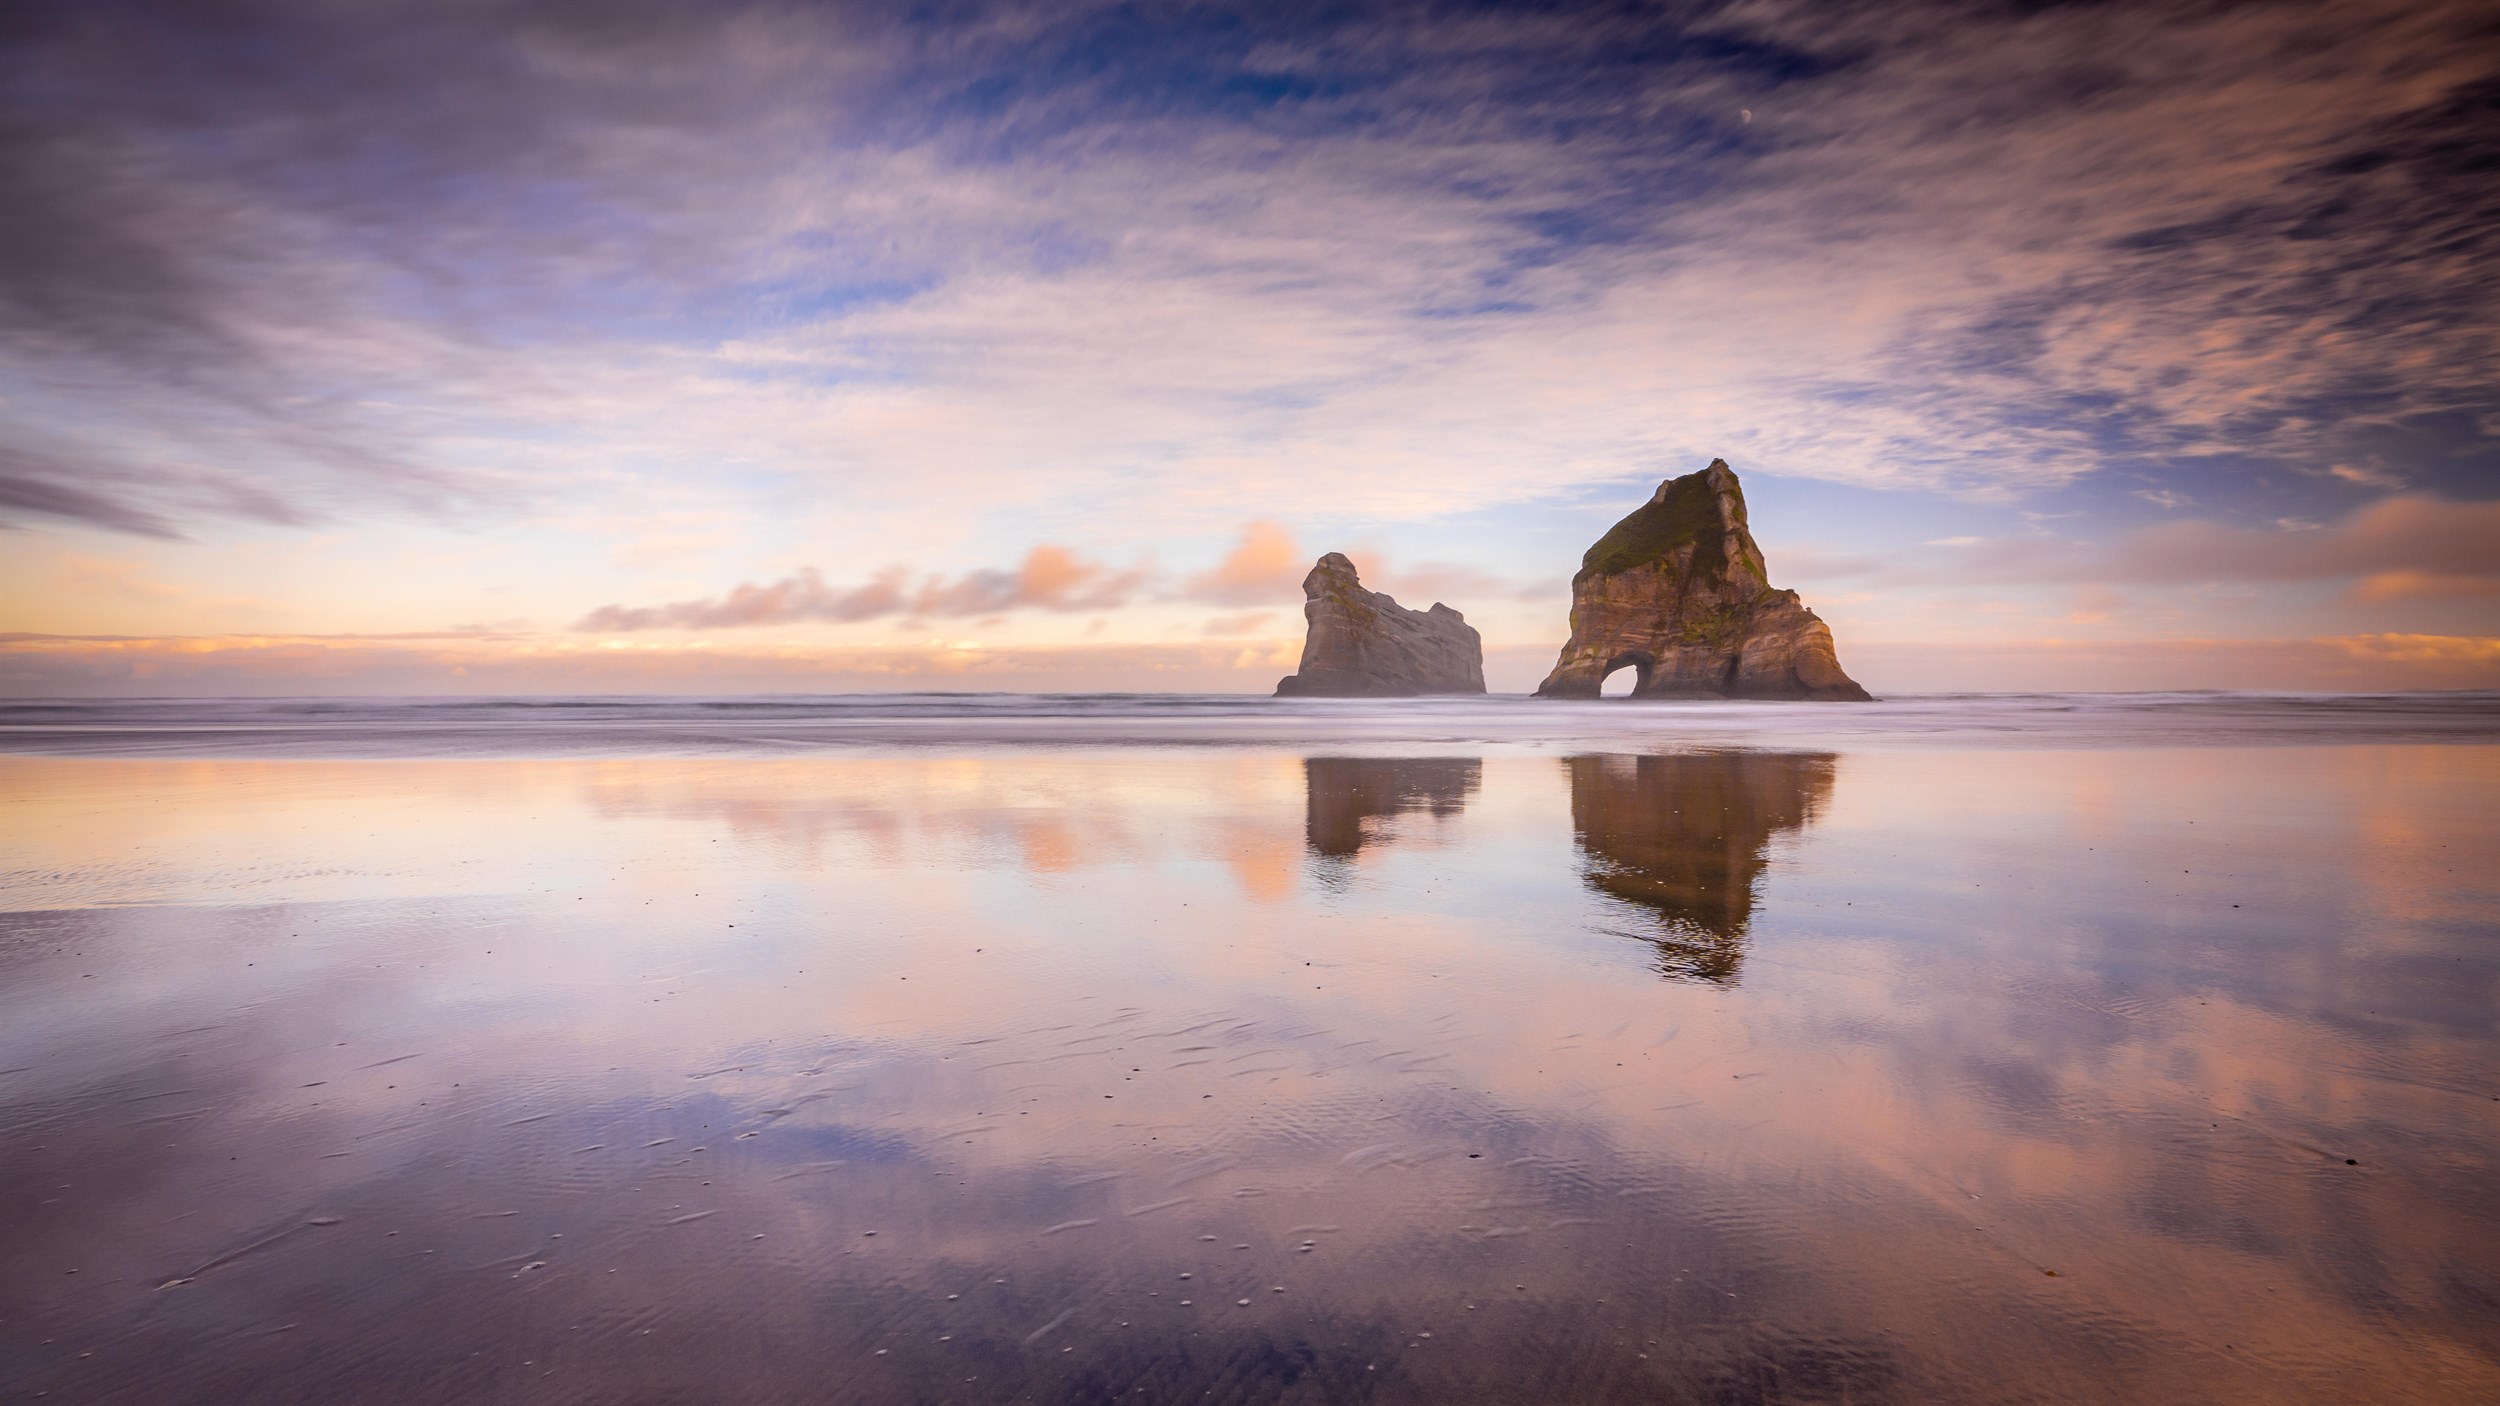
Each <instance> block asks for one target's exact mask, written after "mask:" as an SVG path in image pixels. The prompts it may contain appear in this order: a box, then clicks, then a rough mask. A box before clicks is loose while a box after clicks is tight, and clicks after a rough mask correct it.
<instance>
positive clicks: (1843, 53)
mask: <svg viewBox="0 0 2500 1406" xmlns="http://www.w3.org/2000/svg"><path fill="white" fill-rule="evenodd" d="M0 95H5V96H4V98H0V694H7V695H12V696H47V695H105V694H177V695H179V694H303V693H391V694H425V693H543V692H618V693H624V692H747V691H758V690H763V691H776V692H779V691H831V690H841V691H850V690H917V689H950V690H953V689H1028V690H1137V691H1166V690H1199V689H1206V690H1223V691H1257V692H1264V691H1267V690H1268V689H1271V688H1272V687H1273V686H1274V683H1275V680H1276V678H1277V677H1278V676H1280V675H1282V674H1284V673H1288V672H1291V671H1292V669H1293V667H1294V663H1295V660H1296V658H1297V657H1298V654H1299V651H1300V645H1301V634H1302V620H1301V615H1300V602H1301V591H1300V587H1299V582H1300V579H1301V576H1302V574H1303V573H1304V572H1305V571H1306V570H1308V568H1309V566H1310V563H1311V562H1312V560H1313V559H1314V558H1316V557H1317V556H1318V555H1319V554H1320V553H1322V552H1325V551H1331V550H1337V551H1343V552H1345V553H1347V554H1348V555H1349V556H1351V557H1352V558H1353V559H1354V560H1355V562H1356V563H1357V564H1358V566H1359V567H1360V568H1361V569H1362V573H1363V578H1364V581H1365V583H1366V584H1367V585H1369V586H1371V587H1372V588H1374V589H1378V590H1387V591H1389V592H1391V593H1393V594H1395V595H1396V596H1397V597H1398V598H1399V599H1400V600H1401V601H1404V602H1405V603H1407V604H1410V605H1414V606H1417V607H1421V606H1424V605H1427V604H1429V603H1430V602H1432V601H1434V600H1439V601H1444V602H1446V603H1448V604H1449V605H1451V606H1452V607H1454V608H1456V609H1459V610H1461V611H1463V612H1464V613H1465V614H1466V615H1467V617H1468V619H1469V621H1470V622H1471V623H1474V624H1475V625H1476V626H1477V627H1478V628H1479V629H1480V630H1481V631H1482V632H1483V634H1484V638H1485V645H1486V666H1487V667H1486V672H1487V677H1488V679H1489V680H1490V682H1491V684H1492V687H1493V688H1494V689H1495V690H1497V691H1524V690H1526V689H1529V688H1532V687H1533V686H1534V685H1535V683H1536V682H1537V681H1538V679H1540V678H1541V677H1542V676H1543V675H1544V673H1545V671H1546V670H1547V669H1549V668H1550V667H1552V664H1553V660H1554V656H1555V652H1556V650H1557V649H1558V648H1559V646H1560V645H1561V643H1562V641H1563V638H1564V636H1565V635H1566V633H1567V631H1568V613H1569V605H1570V588H1569V580H1570V576H1571V573H1572V571H1573V570H1574V569H1575V568H1576V567H1577V565H1578V561H1579V557H1580V554H1581V552H1583V551H1584V550H1586V548H1587V547H1588V545H1589V544H1590V543H1591V542H1593V541H1594V540H1595V539H1596V538H1597V537H1598V536H1599V535H1600V534H1601V533H1602V532H1603V531H1604V530H1605V529H1606V527H1607V526H1608V525H1609V524H1611V523H1612V522H1613V521H1614V520H1615V519H1616V518H1618V517H1620V516H1621V515H1623V514H1624V513H1625V512H1628V511H1630V510H1631V509H1632V508H1633V507H1635V506H1637V505H1638V504H1639V503H1640V502H1641V501H1643V500H1644V499H1645V498H1646V497H1647V496H1648V494H1649V492H1650V491H1651V489H1653V488H1654V487H1655V486H1656V484H1657V483H1658V481H1659V480H1661V479H1663V478H1667V477H1670V476H1674V475H1678V474H1683V473H1688V472H1691V471H1692V470H1694V469H1697V468H1700V467H1701V466H1702V465H1704V464H1706V463H1707V462H1708V461H1709V460H1710V459H1711V458H1713V457H1722V458H1725V459H1726V460H1727V461H1728V462H1729V463H1730V464H1731V465H1732V466H1733V467H1734V468H1735V469H1736V471H1737V473H1738V474H1739V475H1740V476H1741V477H1742V480H1743V483H1744V486H1745V491H1746V494H1747V497H1748V500H1749V503H1750V507H1751V514H1752V521H1753V525H1754V529H1755V532H1756V535H1757V537H1758V538H1759V539H1760V541H1761V543H1762V545H1763V548H1764V550H1765V553H1766V555H1767V557H1768V561H1769V565H1770V570H1771V576H1772V580H1773V584H1775V585H1779V586H1784V587H1791V588H1794V589H1796V590H1798V591H1799V592H1801V593H1802V594H1803V596H1804V598H1805V600H1806V603H1807V604H1808V605H1810V606H1811V607H1813V608H1814V609H1815V610H1816V611H1817V613H1819V614H1820V615H1822V616H1823V617H1824V618H1825V619H1826V620H1827V621H1829V622H1830V623H1831V625H1832V628H1833V631H1834V633H1835V635H1836V637H1837V639H1838V643H1839V649H1840V657H1841V661H1842V663H1843V664H1844V666H1846V667H1847V668H1849V670H1850V671H1851V672H1852V673H1853V674H1855V675H1856V676H1857V677H1859V678H1860V679H1861V680H1862V681H1864V682H1865V683H1867V684H1868V685H1869V686H1870V687H1871V688H1874V689H1876V690H1877V691H1878V692H1883V691H1887V690H1889V691H1918V690H1958V689H2031V688H2082V689H2104V688H2106V689H2134V688H2216V687H2228V688H2285V689H2400V688H2459V687H2494V686H2500V14H2496V13H2495V12H2494V11H2492V10H2491V9H2490V7H2489V6H2488V5H2486V4H2482V3H2479V2H2478V0H2470V2H2469V3H2442V2H2441V0H2425V2H2424V3H2418V4H2401V3H2383V2H2382V3H2338V2H2336V0H2326V2H2324V3H2303V2H2302V0H2279V3H2245V4H2215V3H2194V2H2193V0H2172V2H2171V3H2145V4H2135V3H2120V2H2116V0H2113V3H1978V2H1977V0H1972V2H1971V3H1953V2H1951V0H1938V2H1937V3H1925V2H1923V0H1922V2H1919V3H1899V4H1887V5H1876V6H1868V5H1854V4H1853V5H1830V4H1795V3H1780V2H1779V0H1765V2H1761V3H1753V2H1747V0H1740V2H1739V3H1726V4H1716V3H1709V4H1633V3H1625V4H1587V5H1582V4H1570V3H1548V4H1299V3H1293V0H1256V3H1240V4H1230V3H1207V4H1194V3H1187V2H1186V0H1168V2H1167V3H1149V4H1092V3H1085V0H1053V3H1047V4H1041V3H1032V2H1031V0H1017V2H1016V3H997V4H990V3H981V2H980V0H929V2H928V3H908V4H881V3H848V4H827V5H808V4H793V3H737V0H726V2H724V3H712V4H702V5H692V4H660V3H654V0H551V2H549V3H536V2H534V0H353V3H349V2H348V0H189V3H153V4H151V3H123V2H121V0H63V2H57V3H56V0H19V3H16V4H13V5H11V6H9V7H7V9H6V11H5V14H4V16H0Z"/></svg>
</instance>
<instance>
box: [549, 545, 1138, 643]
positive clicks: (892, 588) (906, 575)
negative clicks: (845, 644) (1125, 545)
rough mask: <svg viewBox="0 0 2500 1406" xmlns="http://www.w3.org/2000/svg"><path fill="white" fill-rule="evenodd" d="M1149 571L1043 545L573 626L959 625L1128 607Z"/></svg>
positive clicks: (606, 614)
mask: <svg viewBox="0 0 2500 1406" xmlns="http://www.w3.org/2000/svg"><path fill="white" fill-rule="evenodd" d="M1148 574H1149V573H1148V571H1147V569H1146V568H1144V567H1132V568H1130V569H1127V570H1115V569H1113V568H1111V567H1108V566H1104V565H1102V564H1101V563H1099V562H1095V561H1091V560H1088V559H1087V558H1085V557H1083V556H1081V555H1079V554H1077V553H1076V552H1073V551H1070V550H1069V549H1067V548H1065V547H1058V546H1052V545H1050V544H1048V543H1044V544H1043V545H1041V546H1038V547H1035V548H1034V549H1033V550H1032V551H1031V552H1029V553H1027V554H1026V555H1025V558H1024V561H1023V562H1022V563H1021V564H1020V565H1018V566H1017V567H1016V568H1015V569H1014V570H1012V571H1002V570H998V569H995V568H982V569H979V570H975V571H968V572H965V573H964V574H962V575H960V576H955V577H951V578H949V577H944V576H928V577H924V578H923V579H922V580H921V581H920V582H919V583H918V584H917V585H914V584H912V581H911V572H910V571H908V570H907V569H905V568H903V567H899V566H895V567H888V568H886V569H885V570H883V571H880V572H878V573H877V574H876V575H875V576H873V577H871V578H870V579H869V580H868V581H867V582H866V583H865V584H862V585H858V586H851V587H834V586H828V585H827V584H826V583H825V579H824V576H823V573H821V572H819V571H818V570H817V569H816V568H814V567H804V568H801V569H800V570H799V571H797V572H795V573H793V574H791V575H789V576H785V577H783V578H782V579H780V580H778V581H771V582H767V583H764V584H762V585H757V584H754V583H752V582H741V583H739V585H738V586H736V587H735V588H733V589H732V590H731V591H729V593H728V594H726V595H722V596H715V597H711V598H708V599H702V600H686V601H675V602H672V603H670V604H667V605H648V606H625V605H603V606H601V607H599V608H598V609H597V610H594V611H592V612H590V613H589V614H588V615H585V616H583V617H582V618H581V619H580V620H579V621H577V622H575V623H574V626H573V628H574V629H576V630H583V631H590V632H594V633H611V634H614V633H627V632H631V631H636V630H728V629H741V628H745V627H748V626H754V625H793V624H799V623H802V622H809V621H817V622H831V623H835V624H852V623H857V622H859V621H864V620H879V619H884V618H887V617H890V616H905V617H912V618H957V617H965V616H977V615H1000V614H1005V613H1007V612H1009V611H1016V610H1056V611H1080V610H1112V609H1117V608H1118V607H1120V606H1122V605H1125V604H1127V603H1128V602H1129V600H1130V599H1131V598H1132V597H1133V596H1135V595H1136V593H1137V592H1138V590H1139V588H1140V587H1141V586H1142V585H1143V584H1144V583H1145V581H1146V579H1147V577H1148Z"/></svg>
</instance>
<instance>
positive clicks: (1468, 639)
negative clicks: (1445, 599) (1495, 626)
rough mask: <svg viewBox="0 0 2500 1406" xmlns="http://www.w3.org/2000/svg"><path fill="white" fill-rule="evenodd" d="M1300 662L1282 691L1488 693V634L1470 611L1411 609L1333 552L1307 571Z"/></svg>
mask: <svg viewBox="0 0 2500 1406" xmlns="http://www.w3.org/2000/svg"><path fill="white" fill-rule="evenodd" d="M1302 595H1303V602H1302V616H1303V618H1304V619H1305V620H1308V621H1309V622H1310V627H1311V628H1310V633H1309V634H1308V635H1307V636H1305V637H1304V639H1303V641H1302V667H1301V668H1300V669H1298V670H1296V671H1295V672H1293V673H1291V674H1288V675H1286V676H1285V677H1284V678H1283V679H1281V680H1279V681H1278V682H1277V684H1276V696H1277V697H1279V698H1407V697H1412V696H1414V695H1416V694H1419V693H1482V692H1484V640H1483V639H1482V637H1480V636H1478V635H1477V634H1476V629H1475V627H1474V626H1473V625H1470V624H1468V623H1467V618H1466V617H1465V616H1463V615H1461V614H1459V613H1458V612H1457V611H1455V610H1452V609H1450V608H1449V607H1448V606H1446V605H1442V604H1440V603H1439V602H1437V601H1436V602H1434V603H1433V607H1432V609H1430V610H1409V609H1407V608H1406V607H1405V606H1402V605H1400V604H1398V603H1397V602H1396V601H1394V600H1392V599H1390V598H1389V597H1388V596H1385V595H1382V594H1381V593H1379V592H1377V591H1366V590H1364V589H1363V583H1362V582H1361V581H1360V580H1358V579H1356V577H1355V574H1354V563H1353V562H1350V561H1348V560H1346V559H1345V556H1344V554H1342V553H1339V552H1330V553H1329V554H1328V555H1326V556H1324V557H1321V558H1320V559H1319V564H1318V565H1317V566H1314V567H1312V568H1311V574H1310V575H1308V576H1305V577H1303V578H1302Z"/></svg>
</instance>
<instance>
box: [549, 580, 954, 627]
mask: <svg viewBox="0 0 2500 1406" xmlns="http://www.w3.org/2000/svg"><path fill="white" fill-rule="evenodd" d="M909 579H910V573H909V572H907V571H905V570H904V569H903V568H901V567H899V566H898V567H888V568H887V569H886V570H884V571H881V572H879V573H877V575H876V576H875V577H874V578H872V579H871V580H870V581H869V582H868V583H867V584H866V585H862V586H853V587H849V588H837V587H831V586H827V585H826V584H825V578H824V576H823V575H822V574H821V573H820V572H818V571H817V569H816V568H814V567H812V566H811V567H804V568H801V569H800V570H799V571H798V572H796V573H795V574H793V575H790V576H785V577H783V578H782V579H781V580H778V581H773V582H769V583H767V584H765V585H761V586H758V585H755V584H753V583H751V582H743V581H742V582H740V583H739V584H738V585H737V586H736V587H735V588H733V589H732V590H731V591H730V592H729V594H727V595H725V596H718V597H714V598H712V599H709V600H685V601H676V602H673V603H671V604H668V605H642V606H625V605H603V606H601V607H599V608H598V609H597V610H594V611H592V612H590V613H589V614H588V615H585V616H583V617H582V618H581V619H580V620H579V621H577V622H575V624H574V626H573V628H574V629H576V630H588V631H594V632H623V631H632V630H723V629H736V628H739V627H741V626H746V625H788V624H793V623H796V622H798V621H802V620H830V621H843V622H847V621H857V620H874V619H877V618H878V617H880V616H886V615H893V614H895V613H897V612H899V611H900V610H902V609H903V606H904V603H905V602H906V600H907V599H909V597H908V596H907V595H906V594H905V583H906V582H907V581H908V580H909Z"/></svg>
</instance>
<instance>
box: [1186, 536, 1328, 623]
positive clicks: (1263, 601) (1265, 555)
mask: <svg viewBox="0 0 2500 1406" xmlns="http://www.w3.org/2000/svg"><path fill="white" fill-rule="evenodd" d="M1310 569H1311V562H1310V559H1308V558H1305V557H1304V556H1303V555H1302V549H1301V548H1300V547H1299V546H1297V545H1295V543H1294V539H1293V534H1292V533H1291V532H1289V531H1287V530H1286V529H1285V528H1284V527H1283V526H1282V525H1280V524H1277V523H1273V522H1265V521H1259V522H1252V523H1250V524H1249V525H1247V526H1245V527H1243V528H1242V530H1241V541H1240V542H1239V543H1237V544H1235V545H1234V547H1233V549H1232V550H1231V551H1229V552H1227V553H1225V554H1224V559H1223V560H1222V561H1220V562H1217V563H1216V564H1215V565H1214V566H1213V567H1212V568H1210V569H1209V570H1207V571H1204V572H1201V573H1200V574H1198V575H1196V576H1193V577H1191V578H1189V580H1188V582H1187V583H1186V585H1185V587H1184V589H1185V591H1186V592H1187V594H1188V595H1189V597H1190V598H1191V599H1193V600H1202V601H1207V602H1209V603H1211V604H1215V605H1272V604H1275V603H1276V602H1278V601H1280V600H1291V599H1297V598H1299V597H1300V596H1301V594H1302V578H1303V577H1304V576H1305V575H1308V574H1309V572H1310Z"/></svg>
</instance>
